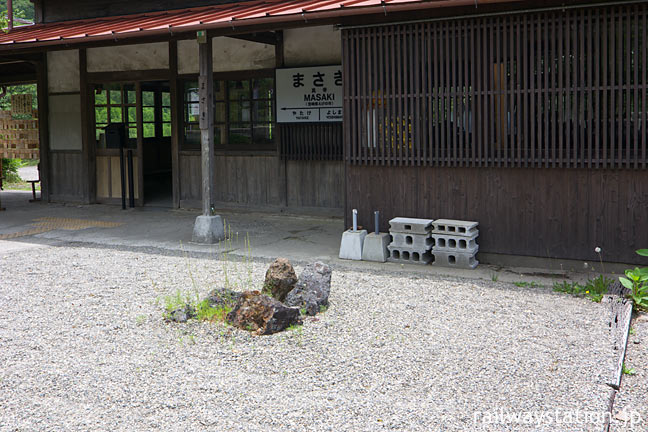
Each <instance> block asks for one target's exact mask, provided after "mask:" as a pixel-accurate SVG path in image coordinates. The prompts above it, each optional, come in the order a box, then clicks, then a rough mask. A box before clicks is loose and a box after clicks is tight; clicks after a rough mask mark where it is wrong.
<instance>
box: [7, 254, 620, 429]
mask: <svg viewBox="0 0 648 432" xmlns="http://www.w3.org/2000/svg"><path fill="white" fill-rule="evenodd" d="M151 252H153V251H151ZM266 266H267V264H254V265H244V264H237V265H235V264H232V263H229V264H226V263H224V262H223V261H218V260H216V259H204V258H186V257H178V256H168V255H160V254H155V253H142V252H138V253H134V252H128V251H118V250H110V249H98V248H87V247H45V248H40V249H32V250H27V251H22V252H16V253H12V254H4V255H3V253H2V252H0V275H1V278H0V310H1V311H2V313H1V314H0V431H14V430H20V431H23V430H38V431H64V430H91V431H104V430H105V431H140V430H141V431H145V430H157V429H163V430H171V431H175V430H209V431H213V430H227V431H230V430H231V431H237V430H245V431H279V430H281V431H292V430H295V431H303V430H318V431H320V430H321V431H344V430H348V431H365V430H366V431H374V430H403V431H429V430H435V431H472V430H475V431H477V430H493V431H502V430H511V431H526V430H528V431H552V432H553V431H556V430H569V431H570V432H571V431H581V430H588V431H590V430H591V431H600V429H601V428H600V424H597V423H596V422H594V423H588V422H584V423H585V424H583V422H580V423H578V421H575V422H572V423H570V422H569V421H568V419H567V417H566V414H563V413H567V411H568V410H574V412H575V411H576V410H587V411H594V412H597V413H600V412H602V411H604V409H605V407H606V403H607V387H606V386H605V385H604V384H602V382H603V379H604V376H603V373H602V372H603V370H604V368H602V367H601V365H603V364H605V363H606V362H608V363H609V362H610V359H611V355H612V353H611V349H610V348H611V347H610V346H609V343H608V342H609V338H608V336H607V333H606V329H605V325H606V318H607V317H606V316H605V311H606V308H604V307H602V306H601V305H598V304H594V303H591V302H588V301H586V300H583V299H577V298H573V297H570V296H567V295H559V294H555V293H553V292H551V289H550V288H528V289H527V288H517V287H515V286H513V285H511V284H505V283H498V282H490V281H488V282H485V281H471V280H458V279H456V280H453V279H448V278H444V279H442V278H432V277H430V278H423V277H411V276H408V275H407V274H406V273H404V272H400V273H397V274H396V275H393V276H388V275H387V273H386V272H383V273H370V272H360V271H353V270H348V269H346V270H345V269H336V268H334V269H333V270H334V273H333V284H332V293H331V298H330V308H329V309H328V311H326V312H325V313H323V314H320V315H318V317H317V318H315V319H307V320H306V321H305V323H304V326H303V327H301V328H300V329H298V330H291V331H287V332H284V333H281V334H276V335H273V336H261V337H252V336H249V335H248V334H247V333H246V332H243V331H240V330H235V329H232V328H230V327H227V326H225V325H223V324H208V323H195V322H194V323H189V324H168V323H165V322H164V321H163V320H162V305H161V304H160V299H161V298H162V297H163V296H164V295H167V294H172V293H173V292H174V291H175V290H177V289H183V290H188V291H191V290H192V289H193V288H192V286H193V285H195V286H196V287H197V289H198V290H199V291H200V293H201V294H204V293H206V292H207V291H208V289H209V287H213V286H217V285H219V284H222V283H223V280H224V278H225V270H227V278H228V280H230V281H232V282H238V281H243V280H244V279H246V278H247V277H248V271H250V272H251V275H252V277H253V279H254V280H256V281H258V282H260V281H262V278H263V274H264V272H265V269H266ZM388 268H391V269H392V270H393V269H398V270H399V269H401V268H400V267H396V266H392V267H388ZM296 270H297V272H298V273H299V272H300V270H301V267H300V266H296ZM399 271H400V270H399ZM192 275H193V281H192ZM257 286H259V283H257ZM500 410H503V411H504V412H506V413H513V414H515V413H526V412H530V411H538V410H562V411H560V413H559V414H558V416H557V417H559V418H558V420H559V421H565V422H566V423H556V422H553V421H552V420H551V419H549V420H547V419H546V418H545V421H544V422H543V423H542V424H526V425H525V424H519V423H512V422H504V423H502V422H497V419H495V418H494V415H495V414H498V413H500V412H501V411H500ZM479 412H484V413H485V414H483V415H482V414H480V413H479ZM475 416H476V417H477V418H478V421H477V422H475V421H474V417H475ZM523 420H524V419H523ZM528 420H529V419H528V418H527V419H526V421H528Z"/></svg>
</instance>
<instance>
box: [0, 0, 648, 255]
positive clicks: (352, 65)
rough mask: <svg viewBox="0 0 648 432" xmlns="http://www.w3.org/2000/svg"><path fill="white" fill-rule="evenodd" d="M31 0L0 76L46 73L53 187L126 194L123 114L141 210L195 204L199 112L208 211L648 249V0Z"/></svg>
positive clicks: (43, 128)
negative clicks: (114, 142)
mask: <svg viewBox="0 0 648 432" xmlns="http://www.w3.org/2000/svg"><path fill="white" fill-rule="evenodd" d="M34 3H35V8H36V21H37V22H36V24H34V25H31V26H24V27H18V28H15V29H13V30H12V31H10V32H9V33H7V34H1V35H0V84H15V83H23V82H37V83H38V102H39V109H40V144H41V177H42V180H43V185H42V189H43V197H44V199H45V200H48V201H58V202H60V201H64V202H82V203H106V204H111V203H118V202H119V201H120V199H121V188H120V185H121V183H120V177H119V174H120V171H119V158H118V151H117V150H115V149H112V148H108V146H107V145H106V139H105V129H104V128H105V127H106V126H107V125H108V124H111V123H122V124H123V126H124V127H125V128H126V136H127V144H126V146H127V148H130V149H132V150H133V152H134V154H135V158H134V161H135V167H134V175H133V177H134V183H135V191H134V198H135V200H136V203H137V205H147V204H151V203H153V204H158V205H160V204H166V205H168V206H169V207H175V208H179V207H189V208H197V207H201V206H202V205H203V204H202V203H203V202H204V201H206V200H203V187H202V174H201V173H202V161H203V160H204V156H203V155H202V154H201V126H202V128H203V129H202V130H206V129H205V127H208V129H209V130H210V131H211V132H213V134H211V138H209V139H210V140H211V141H212V142H213V145H212V146H211V151H213V159H212V160H211V166H213V168H212V169H211V170H210V172H209V174H210V176H209V178H210V179H211V180H210V181H211V185H210V186H211V187H210V189H209V192H210V194H211V195H212V196H211V197H210V198H209V200H210V204H212V205H215V206H216V207H221V206H237V207H244V208H250V209H268V210H284V209H290V210H291V211H304V212H309V213H313V212H315V213H320V214H339V215H342V214H344V215H345V216H346V217H347V218H348V215H349V214H350V210H351V209H353V208H357V209H358V210H359V214H360V223H361V224H363V225H365V226H370V225H371V223H372V222H371V221H372V212H373V211H374V210H380V211H381V214H382V221H383V227H382V229H383V230H386V228H387V220H388V219H389V218H391V217H395V216H411V217H427V218H453V219H464V220H475V221H478V222H479V223H480V250H481V254H482V255H483V256H486V257H487V259H486V261H491V262H493V261H497V256H498V255H518V256H519V255H521V256H530V257H543V258H556V259H575V260H586V261H590V260H598V256H597V255H596V254H595V252H594V248H595V247H601V248H602V250H603V258H604V259H605V260H606V261H613V262H626V263H628V262H635V261H637V259H636V257H635V255H634V253H633V251H634V250H635V249H638V248H640V247H646V246H647V245H648V170H647V169H646V168H647V167H646V163H647V162H648V155H647V151H648V145H647V142H646V141H647V134H646V127H647V126H648V122H647V118H646V116H647V111H648V109H647V93H648V89H647V85H648V63H647V62H648V60H647V51H648V45H647V41H648V39H647V37H646V35H647V31H648V2H646V1H605V2H597V1H591V0H590V1H564V0H563V1H560V2H555V1H537V0H526V1H524V0H518V1H512V0H428V1H408V0H384V1H379V0H348V1H331V0H292V1H275V0H266V1H260V0H257V1H242V2H234V1H229V2H228V1H208V0H185V1H179V0H165V1H163V2H160V1H150V0H143V1H137V2H134V1H125V0H98V1H92V2H89V1H82V0H35V2H34ZM199 42H201V43H199ZM201 47H202V48H201ZM201 67H202V70H201ZM201 73H202V77H203V78H202V79H199V77H200V75H201ZM207 75H209V76H211V77H212V79H210V81H211V85H212V86H213V87H212V88H213V91H212V93H213V98H209V99H213V104H209V103H208V102H205V100H202V101H201V100H200V99H201V94H202V93H201V92H200V87H201V86H203V85H204V84H205V78H206V77H207ZM338 87H339V88H338ZM331 95H333V96H331ZM300 98H301V99H302V100H301V102H302V103H301V104H298V106H291V102H294V101H299V99H300ZM205 107H208V110H207V111H204V108H205ZM205 112H207V113H211V114H209V115H208V117H209V118H206V117H205V118H203V122H202V123H201V117H204V116H205ZM205 125H207V126H205ZM347 222H348V221H347ZM340 228H341V229H340V231H342V228H343V227H342V226H341V227H340ZM482 260H484V259H483V257H482Z"/></svg>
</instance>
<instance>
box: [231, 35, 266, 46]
mask: <svg viewBox="0 0 648 432" xmlns="http://www.w3.org/2000/svg"><path fill="white" fill-rule="evenodd" d="M228 37H231V38H233V39H241V40H246V41H250V42H257V43H262V44H266V45H277V43H278V41H277V32H259V33H249V34H237V35H230V36H228Z"/></svg>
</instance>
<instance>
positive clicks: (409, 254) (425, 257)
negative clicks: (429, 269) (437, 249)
mask: <svg viewBox="0 0 648 432" xmlns="http://www.w3.org/2000/svg"><path fill="white" fill-rule="evenodd" d="M388 249H389V261H390V262H394V263H400V264H430V263H431V262H433V261H434V256H433V255H432V253H431V252H430V251H429V250H413V249H409V248H397V247H394V246H391V245H390V246H389V247H388Z"/></svg>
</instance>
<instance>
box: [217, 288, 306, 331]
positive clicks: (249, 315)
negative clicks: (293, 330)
mask: <svg viewBox="0 0 648 432" xmlns="http://www.w3.org/2000/svg"><path fill="white" fill-rule="evenodd" d="M227 322H229V323H230V324H231V325H233V326H234V327H238V328H240V329H243V330H248V331H251V332H253V333H255V334H257V335H269V334H273V333H277V332H280V331H282V330H284V329H286V328H287V327H290V326H291V325H293V324H301V318H300V316H299V309H297V308H290V307H286V306H285V305H284V304H283V303H281V302H280V301H278V300H276V299H274V298H272V297H268V296H267V295H265V294H261V293H260V292H259V291H246V292H244V293H242V294H241V297H240V298H239V300H238V302H237V303H236V306H234V309H233V310H232V312H230V313H229V314H227Z"/></svg>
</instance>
